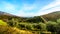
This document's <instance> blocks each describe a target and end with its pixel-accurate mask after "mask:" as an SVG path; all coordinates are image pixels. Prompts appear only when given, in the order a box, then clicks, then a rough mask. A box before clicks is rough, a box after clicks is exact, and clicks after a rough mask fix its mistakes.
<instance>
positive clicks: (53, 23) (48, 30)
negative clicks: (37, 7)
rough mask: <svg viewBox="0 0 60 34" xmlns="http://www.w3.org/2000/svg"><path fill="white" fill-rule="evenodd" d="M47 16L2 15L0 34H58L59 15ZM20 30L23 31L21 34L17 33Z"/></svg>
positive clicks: (59, 30)
mask: <svg viewBox="0 0 60 34" xmlns="http://www.w3.org/2000/svg"><path fill="white" fill-rule="evenodd" d="M49 15H50V16H47V15H44V16H35V17H30V18H25V17H16V16H8V15H2V16H0V34H12V33H13V34H25V33H26V32H29V33H30V34H60V16H59V14H58V15H56V13H54V14H53V16H51V15H52V14H49ZM4 16H5V17H4ZM55 16H56V17H55ZM14 27H15V28H16V30H14ZM10 30H11V31H10ZM17 30H18V31H17ZM20 30H21V31H22V30H23V33H19V32H21V31H20ZM13 31H14V32H13ZM24 32H25V33H24ZM29 33H28V34H29Z"/></svg>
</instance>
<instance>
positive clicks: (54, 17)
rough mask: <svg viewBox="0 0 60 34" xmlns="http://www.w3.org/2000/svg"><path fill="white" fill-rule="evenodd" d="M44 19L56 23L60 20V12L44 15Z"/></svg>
mask: <svg viewBox="0 0 60 34" xmlns="http://www.w3.org/2000/svg"><path fill="white" fill-rule="evenodd" d="M42 17H43V18H45V19H46V20H47V21H56V20H57V19H59V18H60V11H56V12H53V13H49V14H46V15H42Z"/></svg>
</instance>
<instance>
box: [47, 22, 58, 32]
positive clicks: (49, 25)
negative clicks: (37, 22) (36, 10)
mask: <svg viewBox="0 0 60 34" xmlns="http://www.w3.org/2000/svg"><path fill="white" fill-rule="evenodd" d="M56 26H57V23H56V22H52V21H48V23H47V30H48V31H50V32H56V30H57V27H56Z"/></svg>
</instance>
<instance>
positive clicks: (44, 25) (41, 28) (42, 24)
mask: <svg viewBox="0 0 60 34" xmlns="http://www.w3.org/2000/svg"><path fill="white" fill-rule="evenodd" d="M39 26H40V30H41V31H45V30H46V24H44V23H39Z"/></svg>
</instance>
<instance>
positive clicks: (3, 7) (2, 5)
mask: <svg viewBox="0 0 60 34" xmlns="http://www.w3.org/2000/svg"><path fill="white" fill-rule="evenodd" d="M0 11H3V12H7V13H10V14H14V15H17V16H22V17H31V16H40V15H44V14H48V13H51V12H54V11H60V0H0Z"/></svg>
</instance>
